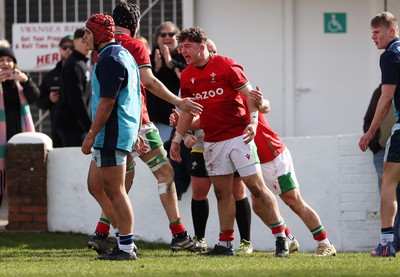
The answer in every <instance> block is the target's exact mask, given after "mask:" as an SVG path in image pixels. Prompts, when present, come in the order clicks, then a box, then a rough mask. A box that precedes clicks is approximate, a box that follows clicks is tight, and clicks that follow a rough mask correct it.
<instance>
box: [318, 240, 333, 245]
mask: <svg viewBox="0 0 400 277" xmlns="http://www.w3.org/2000/svg"><path fill="white" fill-rule="evenodd" d="M318 243H323V244H326V245H328V246H331V242H330V241H329V239H328V238H326V239H323V240H319V241H318Z"/></svg>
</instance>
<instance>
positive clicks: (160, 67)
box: [147, 21, 187, 142]
mask: <svg viewBox="0 0 400 277" xmlns="http://www.w3.org/2000/svg"><path fill="white" fill-rule="evenodd" d="M179 32H180V30H179V28H178V27H177V26H176V25H175V23H173V22H171V21H166V22H164V23H162V24H161V25H159V26H158V27H157V28H156V30H155V39H156V42H157V45H156V46H155V47H153V51H152V53H151V65H152V70H153V74H154V76H155V77H156V78H157V79H159V80H160V81H161V82H162V83H163V84H164V85H165V86H166V87H167V88H168V89H169V90H170V91H171V92H172V93H174V94H175V95H178V94H179V88H180V74H181V71H182V70H183V69H184V68H185V67H186V66H187V64H186V61H185V58H184V57H183V56H182V54H181V51H180V48H179V47H178V41H177V40H176V35H177V34H178V33H179ZM173 108H175V106H174V105H172V104H170V103H168V102H166V101H164V100H162V99H160V98H158V97H157V96H155V95H153V94H152V93H147V109H148V111H149V116H150V120H151V121H152V122H154V123H155V124H156V126H157V128H158V130H159V132H160V135H161V138H162V140H163V141H164V142H165V141H166V140H168V138H169V135H170V133H171V130H172V127H171V126H169V115H170V114H171V112H172V109H173Z"/></svg>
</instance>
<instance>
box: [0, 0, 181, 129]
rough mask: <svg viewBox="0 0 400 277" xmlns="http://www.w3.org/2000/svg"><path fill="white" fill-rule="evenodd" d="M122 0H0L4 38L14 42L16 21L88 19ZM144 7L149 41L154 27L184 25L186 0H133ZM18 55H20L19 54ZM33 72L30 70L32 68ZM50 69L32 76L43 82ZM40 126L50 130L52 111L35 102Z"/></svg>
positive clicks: (143, 25) (143, 23) (0, 30)
mask: <svg viewBox="0 0 400 277" xmlns="http://www.w3.org/2000/svg"><path fill="white" fill-rule="evenodd" d="M117 2H119V0H96V1H94V0H0V38H6V39H7V40H8V41H9V42H10V43H12V24H13V23H48V22H49V23H52V22H79V21H86V19H87V18H88V17H89V16H90V15H91V14H92V13H98V12H106V13H108V14H111V13H112V10H113V8H114V6H115V4H116V3H117ZM127 2H130V3H135V4H136V5H138V6H139V8H140V10H141V15H142V18H141V21H140V26H141V27H140V30H139V35H141V36H144V37H145V38H146V39H147V40H148V41H149V45H150V46H152V45H153V43H154V38H153V31H154V29H155V28H156V27H157V26H158V25H159V24H161V23H162V22H164V21H167V20H170V21H173V22H175V23H176V24H177V25H178V26H179V27H181V26H182V0H130V1H127ZM17 58H18V57H17ZM28 73H29V72H28ZM45 73H47V72H39V73H37V72H36V73H35V72H30V76H31V77H32V79H33V80H34V81H35V82H36V84H37V85H40V83H41V81H42V76H43V75H44V74H45ZM31 111H32V116H33V119H34V121H35V126H36V130H37V131H39V132H43V133H46V134H48V135H49V134H50V120H49V118H48V116H47V115H48V112H45V111H42V110H40V109H38V108H37V107H36V105H35V104H33V105H31Z"/></svg>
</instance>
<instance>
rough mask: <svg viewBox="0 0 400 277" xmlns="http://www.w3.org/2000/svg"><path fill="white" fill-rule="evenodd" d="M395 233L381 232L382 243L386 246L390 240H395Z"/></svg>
mask: <svg viewBox="0 0 400 277" xmlns="http://www.w3.org/2000/svg"><path fill="white" fill-rule="evenodd" d="M393 239H394V235H393V233H392V234H381V244H382V246H386V245H387V244H388V243H389V242H393Z"/></svg>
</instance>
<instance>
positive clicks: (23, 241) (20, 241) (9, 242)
mask: <svg viewBox="0 0 400 277" xmlns="http://www.w3.org/2000/svg"><path fill="white" fill-rule="evenodd" d="M89 238H90V236H88V235H86V234H76V233H60V232H1V233H0V248H19V249H82V248H86V247H87V242H88V240H89ZM109 240H110V242H111V245H112V246H114V245H116V241H115V239H114V238H110V239H109ZM135 243H136V245H137V246H138V247H139V248H142V249H155V250H156V249H169V246H168V245H167V244H165V243H162V242H160V243H153V242H144V241H135Z"/></svg>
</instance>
